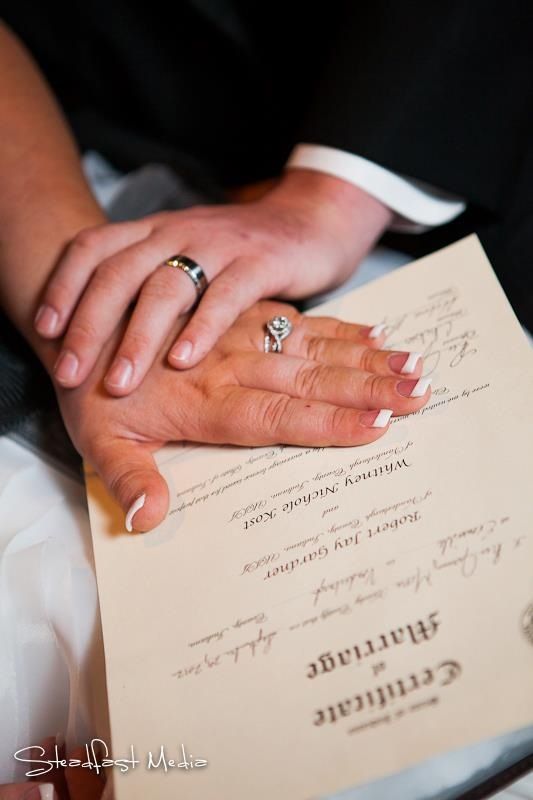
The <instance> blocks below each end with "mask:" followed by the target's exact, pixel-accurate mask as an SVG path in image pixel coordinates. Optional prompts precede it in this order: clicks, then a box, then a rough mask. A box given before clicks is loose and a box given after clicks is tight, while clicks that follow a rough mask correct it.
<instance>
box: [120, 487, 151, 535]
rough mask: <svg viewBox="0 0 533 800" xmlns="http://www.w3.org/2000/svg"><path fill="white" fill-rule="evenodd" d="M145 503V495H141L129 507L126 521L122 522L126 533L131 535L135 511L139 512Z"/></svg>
mask: <svg viewBox="0 0 533 800" xmlns="http://www.w3.org/2000/svg"><path fill="white" fill-rule="evenodd" d="M145 502H146V495H145V494H142V495H141V496H140V497H138V498H137V500H134V501H133V503H132V504H131V506H130V507H129V509H128V513H127V514H126V519H125V521H124V524H125V526H126V530H127V531H128V533H131V532H132V531H133V517H134V516H135V514H136V513H137V511H139V509H141V508H142V507H143V506H144V504H145Z"/></svg>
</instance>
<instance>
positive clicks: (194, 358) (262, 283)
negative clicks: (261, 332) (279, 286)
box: [168, 259, 270, 369]
mask: <svg viewBox="0 0 533 800" xmlns="http://www.w3.org/2000/svg"><path fill="white" fill-rule="evenodd" d="M251 275H253V280H251V279H250V276H251ZM269 289H270V279H269V277H268V270H267V269H266V268H264V265H263V266H261V267H259V266H256V267H254V264H253V263H250V262H249V261H248V262H245V261H243V260H240V259H238V260H236V261H234V262H233V263H232V264H229V265H228V266H227V267H226V268H225V269H224V270H223V272H222V273H221V274H220V275H219V276H218V277H217V278H216V279H215V280H214V281H213V283H212V284H211V285H210V286H209V288H208V289H207V291H206V292H205V294H204V296H203V297H202V300H201V301H200V305H199V306H198V309H197V310H196V311H195V312H194V314H193V316H192V318H191V320H190V322H189V323H188V324H187V325H186V326H185V328H184V329H183V331H182V332H181V333H180V335H179V336H178V338H177V339H176V342H175V343H174V345H173V346H172V348H171V350H170V352H169V354H168V361H169V363H170V364H171V365H172V366H173V367H176V368H178V369H184V368H188V367H192V366H194V365H195V364H197V363H198V362H199V361H201V359H202V358H203V357H204V356H205V355H207V353H208V352H209V351H210V350H211V348H212V347H213V346H214V345H215V344H216V342H217V341H218V339H219V338H220V337H221V336H222V334H224V333H225V332H226V331H227V330H228V328H229V327H230V326H231V325H232V324H233V322H235V320H236V319H237V317H238V316H239V315H240V314H241V313H242V312H243V311H245V310H246V309H248V308H250V306H252V305H253V304H254V303H255V302H256V301H257V300H259V299H260V298H261V297H265V296H266V294H267V293H268V292H269Z"/></svg>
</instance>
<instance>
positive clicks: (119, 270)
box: [91, 258, 127, 291]
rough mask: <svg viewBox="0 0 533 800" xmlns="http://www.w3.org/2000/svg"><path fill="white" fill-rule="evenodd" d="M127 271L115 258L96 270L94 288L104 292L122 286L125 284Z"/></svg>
mask: <svg viewBox="0 0 533 800" xmlns="http://www.w3.org/2000/svg"><path fill="white" fill-rule="evenodd" d="M125 275H127V272H126V270H125V269H124V267H123V266H122V264H120V262H119V261H118V260H117V259H115V258H110V259H107V260H105V261H102V263H101V264H100V265H99V266H98V267H97V268H96V271H95V273H94V276H93V278H92V281H91V283H92V285H93V287H94V288H96V289H98V290H103V291H109V289H110V288H113V287H114V286H120V285H122V284H123V283H124V280H125Z"/></svg>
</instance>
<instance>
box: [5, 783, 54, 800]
mask: <svg viewBox="0 0 533 800" xmlns="http://www.w3.org/2000/svg"><path fill="white" fill-rule="evenodd" d="M0 800H57V794H56V793H55V791H54V784H53V783H35V781H31V782H27V783H5V784H2V785H1V786H0Z"/></svg>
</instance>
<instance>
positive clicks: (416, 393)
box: [396, 378, 431, 397]
mask: <svg viewBox="0 0 533 800" xmlns="http://www.w3.org/2000/svg"><path fill="white" fill-rule="evenodd" d="M430 384H431V378H419V379H418V380H414V379H413V380H410V381H400V382H399V383H398V384H397V386H396V389H397V391H398V393H399V394H401V395H402V396H403V397H422V396H423V395H425V393H426V392H427V389H428V386H429V385H430Z"/></svg>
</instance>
